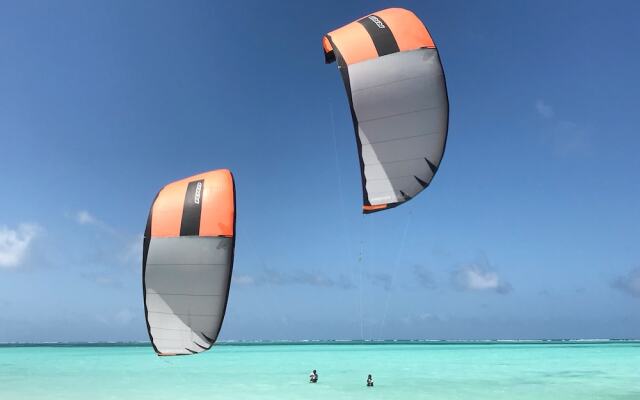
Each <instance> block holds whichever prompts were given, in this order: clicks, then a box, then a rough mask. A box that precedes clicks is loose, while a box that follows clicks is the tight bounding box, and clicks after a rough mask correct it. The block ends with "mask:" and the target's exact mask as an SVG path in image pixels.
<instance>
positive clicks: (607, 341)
mask: <svg viewBox="0 0 640 400" xmlns="http://www.w3.org/2000/svg"><path fill="white" fill-rule="evenodd" d="M616 343H620V344H624V343H627V344H628V343H638V344H640V339H499V340H498V339H496V340H491V339H487V340H426V339H424V340H417V339H416V340H410V339H407V340H401V339H390V340H340V339H335V340H297V341H296V340H253V341H249V340H247V341H240V340H228V341H220V342H217V343H216V346H276V345H285V346H294V345H297V346H306V345H393V344H396V345H398V344H404V345H432V346H437V345H492V344H493V345H509V344H511V345H523V344H530V345H535V344H542V345H550V344H559V345H560V344H564V345H567V344H572V345H580V344H616ZM149 346H151V342H4V343H0V348H3V347H149Z"/></svg>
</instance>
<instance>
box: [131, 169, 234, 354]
mask: <svg viewBox="0 0 640 400" xmlns="http://www.w3.org/2000/svg"><path fill="white" fill-rule="evenodd" d="M234 192H235V190H234V182H233V176H232V175H231V172H230V171H228V170H226V169H223V170H216V171H211V172H206V173H203V174H199V175H194V176H192V177H189V178H186V179H182V180H179V181H176V182H173V183H170V184H168V185H167V186H165V187H164V188H162V189H161V190H160V192H158V194H157V196H156V198H155V200H154V201H153V204H152V205H151V210H150V211H149V218H148V220H147V227H146V230H145V234H144V248H143V257H142V271H143V272H142V280H143V288H144V309H145V316H146V319H147V328H148V331H149V337H150V339H151V343H152V344H153V348H154V350H155V351H156V353H158V354H159V355H181V354H195V353H201V352H203V351H205V350H208V349H209V348H211V346H212V345H213V343H214V342H215V341H216V339H217V337H218V333H219V332H220V328H221V326H222V321H223V319H224V313H225V309H226V306H227V299H228V295H229V284H230V281H231V271H232V269H233V250H234V245H235V193H234Z"/></svg>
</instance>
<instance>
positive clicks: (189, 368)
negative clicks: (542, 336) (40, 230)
mask: <svg viewBox="0 0 640 400" xmlns="http://www.w3.org/2000/svg"><path fill="white" fill-rule="evenodd" d="M312 369H317V370H318V374H319V378H320V379H319V382H318V383H317V384H310V383H308V375H309V373H310V371H311V370H312ZM369 373H371V374H373V378H374V380H375V386H374V387H373V388H368V387H366V385H365V381H366V376H367V374H369ZM0 399H2V400H14V399H15V400H18V399H20V400H25V399H38V400H47V399H65V400H66V399H82V400H89V399H91V400H99V399H140V400H143V399H153V400H161V399H170V400H178V399H198V400H202V399H260V400H269V399H323V400H338V399H398V400H401V399H402V400H412V399H473V400H484V399H491V400H502V399H509V400H514V399H518V400H527V399H535V400H545V399H563V400H571V399H576V400H577V399H579V400H589V399H618V400H622V399H628V400H632V399H633V400H638V399H640V342H630V341H624V342H611V341H604V342H566V341H560V342H534V343H522V342H507V343H505V342H480V343H449V342H395V341H392V342H377V343H371V342H362V343H354V342H321V343H313V342H309V343H260V344H247V343H243V344H239V343H237V344H222V345H216V347H215V348H214V349H213V350H211V351H209V352H206V353H203V354H199V355H195V356H181V357H157V356H156V355H155V353H154V352H153V350H152V348H151V347H150V345H148V344H138V345H117V344H114V345H105V344H103V345H89V344H84V345H83V344H77V345H36V346H34V345H0Z"/></svg>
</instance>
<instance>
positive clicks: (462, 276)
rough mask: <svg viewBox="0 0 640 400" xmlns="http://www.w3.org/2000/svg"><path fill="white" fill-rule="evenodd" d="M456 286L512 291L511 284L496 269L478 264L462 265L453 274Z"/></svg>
mask: <svg viewBox="0 0 640 400" xmlns="http://www.w3.org/2000/svg"><path fill="white" fill-rule="evenodd" d="M451 280H452V282H453V285H454V287H456V288H457V289H459V290H466V291H492V292H496V293H499V294H507V293H509V292H511V290H512V287H511V284H510V283H508V282H506V281H504V280H503V279H502V278H500V277H499V276H498V274H497V273H496V272H495V271H492V270H491V269H489V268H487V267H482V266H480V265H478V264H470V265H465V266H462V267H460V268H458V269H456V270H455V271H453V272H452V274H451Z"/></svg>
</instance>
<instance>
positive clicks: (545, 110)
mask: <svg viewBox="0 0 640 400" xmlns="http://www.w3.org/2000/svg"><path fill="white" fill-rule="evenodd" d="M536 111H537V112H538V114H540V115H541V116H542V117H544V118H551V117H553V115H554V112H553V107H551V106H550V105H548V104H547V103H545V102H544V101H542V100H538V101H536Z"/></svg>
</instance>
